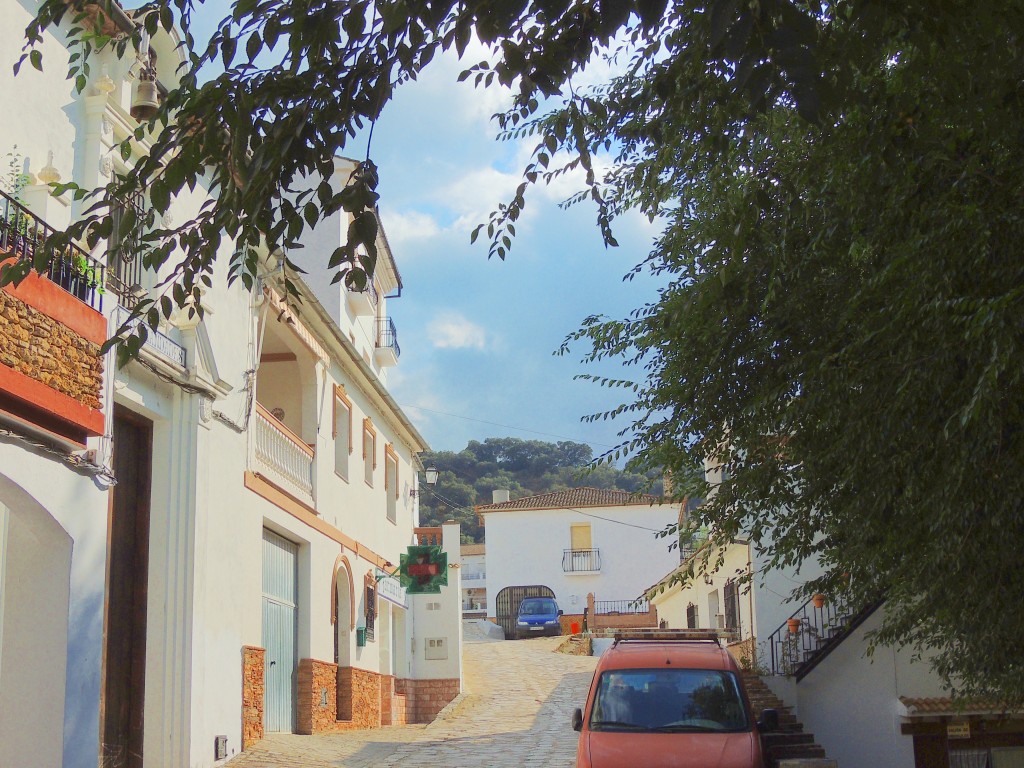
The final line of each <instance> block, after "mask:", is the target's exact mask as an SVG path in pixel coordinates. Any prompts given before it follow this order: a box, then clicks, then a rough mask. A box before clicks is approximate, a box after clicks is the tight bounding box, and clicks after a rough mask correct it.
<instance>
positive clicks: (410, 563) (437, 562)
mask: <svg viewBox="0 0 1024 768" xmlns="http://www.w3.org/2000/svg"><path fill="white" fill-rule="evenodd" d="M398 574H399V577H400V578H401V581H402V586H403V587H405V591H406V593H407V594H410V595H436V594H439V593H440V592H441V587H447V586H448V555H447V553H445V552H442V551H441V548H440V547H438V546H415V547H409V548H408V552H407V553H406V554H404V555H402V556H401V561H400V564H399V567H398Z"/></svg>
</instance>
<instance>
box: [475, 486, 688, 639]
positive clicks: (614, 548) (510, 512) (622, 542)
mask: <svg viewBox="0 0 1024 768" xmlns="http://www.w3.org/2000/svg"><path fill="white" fill-rule="evenodd" d="M494 496H495V498H494V503H492V504H486V505H483V506H478V507H476V512H477V514H479V515H480V516H481V517H482V518H483V521H484V526H485V530H486V540H487V555H486V563H487V606H488V609H487V611H488V616H489V617H492V618H494V619H495V620H496V621H497V622H498V623H499V624H501V625H502V627H503V629H504V630H505V635H506V637H511V636H513V634H512V633H513V632H514V629H515V616H516V612H517V611H518V607H519V601H520V600H521V599H522V597H525V596H527V595H528V594H552V595H553V596H554V597H555V599H556V600H557V602H558V606H559V608H560V609H561V610H563V611H564V612H565V614H566V616H567V617H568V616H572V617H576V620H577V621H578V620H579V619H581V618H582V615H583V610H584V608H585V607H586V606H587V595H588V594H593V595H594V596H595V597H596V599H597V600H598V602H605V601H607V602H616V603H622V604H623V606H625V605H626V604H628V603H630V602H631V601H634V600H636V599H637V598H638V597H639V596H641V595H643V594H644V591H645V590H646V588H647V587H648V586H649V585H650V584H651V583H652V582H653V581H654V580H655V579H657V578H658V577H659V576H661V575H662V574H664V573H666V572H667V571H668V570H669V569H671V568H672V566H673V565H675V564H676V563H677V562H678V555H677V554H676V552H675V551H670V550H669V546H668V542H669V539H666V538H659V537H658V536H657V535H656V534H657V533H658V532H660V531H663V530H664V529H665V528H666V527H667V526H669V525H674V524H676V523H677V522H678V520H679V505H678V504H664V503H661V501H660V500H659V499H658V498H657V497H655V496H649V495H643V494H632V493H628V492H626V491H616V490H603V489H597V488H573V489H571V490H566V491H555V492H551V493H544V494H540V495H537V496H529V497H526V498H522V499H515V500H509V498H508V491H495V492H494ZM527 587H529V588H533V589H532V590H524V588H527ZM538 589H539V590H540V591H537V590H538Z"/></svg>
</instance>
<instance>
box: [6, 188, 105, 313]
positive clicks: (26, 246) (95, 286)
mask: <svg viewBox="0 0 1024 768" xmlns="http://www.w3.org/2000/svg"><path fill="white" fill-rule="evenodd" d="M53 232H54V229H53V227H51V226H50V225H48V224H47V223H46V222H45V221H43V220H42V219H40V218H39V217H38V216H36V215H35V214H33V213H32V212H31V211H29V210H28V209H27V208H26V207H25V206H23V205H22V204H21V203H19V202H18V201H17V200H15V199H14V198H13V197H11V196H10V195H8V194H7V193H5V192H2V191H0V260H3V259H7V258H10V257H12V256H13V257H14V258H16V259H18V260H25V261H33V260H34V259H35V258H36V255H37V254H38V252H39V249H41V248H43V243H44V242H45V241H46V239H47V238H48V237H49V236H50V235H51V234H53ZM43 274H44V275H45V276H46V277H47V278H48V279H49V280H50V281H51V282H52V283H54V284H55V285H58V286H60V287H61V288H63V289H64V290H65V291H67V292H68V293H70V294H71V295H72V296H75V297H76V298H77V299H79V300H80V301H82V302H83V303H85V304H88V305H89V306H90V307H92V308H93V309H95V310H98V311H101V312H102V311H103V284H104V282H105V275H106V267H104V266H103V265H102V264H101V263H100V262H98V261H96V260H95V259H94V258H92V256H90V255H89V254H88V253H86V252H85V251H84V250H83V249H82V248H79V247H78V246H77V245H70V246H68V247H67V248H66V249H65V250H64V252H63V253H56V254H54V255H53V259H52V260H51V262H50V266H49V268H48V269H47V270H46V272H44V273H43Z"/></svg>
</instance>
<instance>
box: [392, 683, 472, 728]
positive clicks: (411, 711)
mask: <svg viewBox="0 0 1024 768" xmlns="http://www.w3.org/2000/svg"><path fill="white" fill-rule="evenodd" d="M400 682H401V683H402V685H401V687H400V689H401V690H402V691H403V692H404V693H405V707H406V718H407V721H408V722H410V723H429V722H432V721H433V719H434V718H435V717H437V714H438V713H439V712H440V711H441V710H442V709H444V708H445V707H446V706H447V705H448V703H449V702H451V701H452V700H453V699H454V698H455V697H456V696H458V695H459V692H460V691H461V685H460V682H459V680H458V679H449V680H402V681H400Z"/></svg>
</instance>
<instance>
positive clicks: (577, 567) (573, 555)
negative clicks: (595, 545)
mask: <svg viewBox="0 0 1024 768" xmlns="http://www.w3.org/2000/svg"><path fill="white" fill-rule="evenodd" d="M600 570H601V550H600V549H566V550H564V551H563V552H562V572H563V573H582V572H585V573H593V572H594V571H600Z"/></svg>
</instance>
